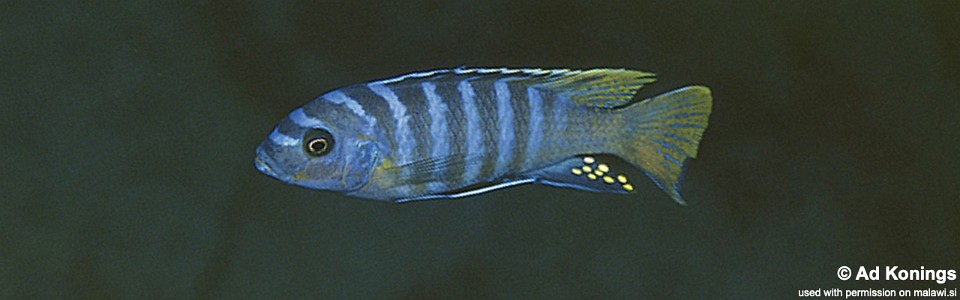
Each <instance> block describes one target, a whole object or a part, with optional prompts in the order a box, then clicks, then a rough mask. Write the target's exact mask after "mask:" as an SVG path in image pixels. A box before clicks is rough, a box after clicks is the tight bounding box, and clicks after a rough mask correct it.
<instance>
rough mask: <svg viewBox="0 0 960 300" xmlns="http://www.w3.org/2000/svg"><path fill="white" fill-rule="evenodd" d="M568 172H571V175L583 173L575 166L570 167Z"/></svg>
mask: <svg viewBox="0 0 960 300" xmlns="http://www.w3.org/2000/svg"><path fill="white" fill-rule="evenodd" d="M570 172H571V173H573V175H578V176H579V175H583V171H582V170H580V169H577V168H573V169H570Z"/></svg>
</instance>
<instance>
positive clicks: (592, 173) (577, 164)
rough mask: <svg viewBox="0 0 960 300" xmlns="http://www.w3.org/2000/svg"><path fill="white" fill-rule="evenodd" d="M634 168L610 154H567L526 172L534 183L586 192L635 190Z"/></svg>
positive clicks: (627, 191) (616, 192) (626, 191)
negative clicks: (563, 158) (553, 162)
mask: <svg viewBox="0 0 960 300" xmlns="http://www.w3.org/2000/svg"><path fill="white" fill-rule="evenodd" d="M636 173H637V172H636V169H635V168H633V167H631V166H630V165H629V164H628V163H626V162H624V161H623V160H622V159H619V158H617V157H616V156H613V155H583V156H574V157H571V158H568V159H566V160H564V161H562V162H560V163H557V164H554V165H552V166H549V167H546V168H543V169H540V170H536V171H533V172H531V173H530V174H529V175H530V176H532V177H534V178H536V179H537V180H536V183H539V184H544V185H549V186H555V187H563V188H572V189H578V190H583V191H589V192H599V193H615V194H626V193H632V192H634V191H635V188H636V187H635V186H634V184H633V183H632V182H631V179H633V178H636V177H637V176H638V175H636Z"/></svg>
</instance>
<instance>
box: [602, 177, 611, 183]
mask: <svg viewBox="0 0 960 300" xmlns="http://www.w3.org/2000/svg"><path fill="white" fill-rule="evenodd" d="M603 182H606V183H608V184H609V183H613V177H610V176H603Z"/></svg>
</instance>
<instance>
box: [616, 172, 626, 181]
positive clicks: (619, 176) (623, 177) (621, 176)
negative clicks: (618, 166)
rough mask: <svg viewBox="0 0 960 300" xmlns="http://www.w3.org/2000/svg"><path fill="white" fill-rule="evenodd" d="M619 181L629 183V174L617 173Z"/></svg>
mask: <svg viewBox="0 0 960 300" xmlns="http://www.w3.org/2000/svg"><path fill="white" fill-rule="evenodd" d="M617 181H618V182H620V183H627V176H624V175H623V174H620V175H617Z"/></svg>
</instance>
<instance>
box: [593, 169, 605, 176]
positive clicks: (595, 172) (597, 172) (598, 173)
mask: <svg viewBox="0 0 960 300" xmlns="http://www.w3.org/2000/svg"><path fill="white" fill-rule="evenodd" d="M593 174H597V176H603V171H600V170H595V171H593Z"/></svg>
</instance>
